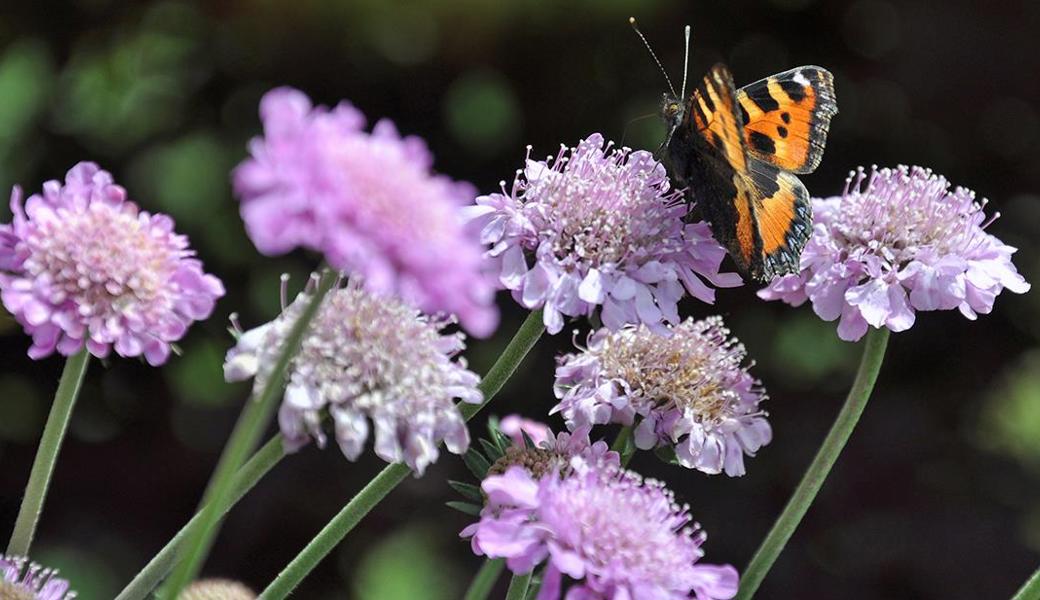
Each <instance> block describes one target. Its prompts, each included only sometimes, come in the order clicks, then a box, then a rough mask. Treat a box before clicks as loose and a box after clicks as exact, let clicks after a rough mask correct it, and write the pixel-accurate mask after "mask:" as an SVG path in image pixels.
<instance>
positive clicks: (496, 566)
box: [462, 558, 506, 600]
mask: <svg viewBox="0 0 1040 600" xmlns="http://www.w3.org/2000/svg"><path fill="white" fill-rule="evenodd" d="M505 566H506V561H505V559H502V558H496V559H490V558H489V559H487V560H485V561H484V564H483V565H481V567H480V570H479V571H477V574H476V575H475V576H474V577H473V583H471V584H469V589H468V590H466V596H465V597H464V598H463V599H462V600H486V599H487V597H488V596H490V595H491V589H492V588H493V587H495V582H497V581H498V576H499V575H501V574H502V568H503V567H505Z"/></svg>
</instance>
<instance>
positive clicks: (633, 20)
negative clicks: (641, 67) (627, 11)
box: [628, 17, 676, 96]
mask: <svg viewBox="0 0 1040 600" xmlns="http://www.w3.org/2000/svg"><path fill="white" fill-rule="evenodd" d="M628 24H629V25H631V26H632V30H633V31H635V32H636V35H638V36H639V39H641V40H643V45H644V46H646V50H647V52H649V53H650V56H651V57H652V58H653V59H654V62H655V63H657V68H658V69H661V73H662V74H663V75H664V80H665V81H667V82H668V89H669V90H671V92H672V95H673V96H675V95H676V94H675V86H674V85H672V79H671V77H668V71H665V70H664V65H662V64H661V61H660V59H658V58H657V55H656V54H654V49H653V48H651V47H650V42H648V41H646V36H645V35H643V32H642V31H639V26H638V25H636V18H635V17H629V18H628Z"/></svg>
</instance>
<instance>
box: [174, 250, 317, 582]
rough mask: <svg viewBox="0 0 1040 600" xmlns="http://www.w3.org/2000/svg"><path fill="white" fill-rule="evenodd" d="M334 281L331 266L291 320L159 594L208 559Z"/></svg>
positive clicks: (191, 577)
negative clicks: (242, 470) (235, 486)
mask: <svg viewBox="0 0 1040 600" xmlns="http://www.w3.org/2000/svg"><path fill="white" fill-rule="evenodd" d="M336 281H337V276H336V275H335V274H334V273H332V272H330V271H328V270H326V271H325V272H324V273H322V276H321V280H320V282H319V283H318V286H317V289H316V290H315V291H314V296H313V297H312V298H311V299H310V301H309V303H308V304H307V306H306V307H305V308H304V310H303V313H302V314H301V315H300V316H299V318H298V319H297V320H296V322H295V323H293V326H292V329H291V330H290V331H289V335H288V336H287V337H286V339H285V342H284V343H283V346H282V349H281V352H280V353H279V355H278V361H277V362H276V363H275V365H274V368H273V369H272V370H271V373H270V375H269V377H268V380H267V383H266V384H265V385H264V388H263V390H262V391H261V392H260V394H259V396H257V397H254V398H250V399H249V401H248V402H247V403H246V406H245V408H243V409H242V414H241V416H239V418H238V422H237V423H236V424H235V429H234V431H232V432H231V438H230V439H229V440H228V443H227V445H226V446H225V447H224V452H223V454H222V455H221V457H220V462H218V463H217V468H216V470H215V471H214V472H213V476H212V477H211V479H210V484H209V486H208V488H207V490H206V494H205V496H204V497H203V501H202V505H203V508H202V510H201V514H200V515H199V525H198V528H197V529H194V530H193V531H191V532H189V535H188V537H187V539H186V540H185V544H184V547H183V550H182V551H183V559H182V560H181V561H180V563H179V564H178V565H177V567H176V568H175V569H174V571H173V575H171V576H170V579H169V581H168V582H167V584H166V586H165V589H164V591H163V593H162V594H161V596H162V597H164V598H177V597H178V596H179V595H180V593H181V590H182V589H184V587H185V586H186V585H188V583H190V582H191V581H192V580H194V579H195V577H196V576H197V575H198V573H199V570H200V569H201V568H202V563H203V562H204V561H205V560H206V556H207V555H208V554H209V550H210V547H211V546H212V545H213V540H214V539H215V538H216V536H217V531H218V530H219V529H220V526H219V521H220V519H221V517H222V516H223V515H224V512H225V511H226V510H227V508H228V506H227V502H228V497H229V496H230V494H231V484H232V479H233V478H234V475H235V472H236V471H238V469H239V467H240V466H242V463H244V462H245V461H246V457H248V456H249V454H250V453H251V452H253V449H254V448H256V445H257V443H258V442H259V441H260V436H261V435H263V433H264V430H265V429H267V425H268V423H270V422H271V417H272V416H273V415H274V411H275V409H276V408H277V407H278V396H279V394H281V392H282V388H283V386H284V385H285V375H286V371H287V370H288V366H289V361H291V360H292V358H293V356H295V355H296V352H297V351H298V350H299V348H300V343H301V342H302V340H303V336H304V334H305V333H306V332H307V328H308V326H310V324H311V321H313V320H314V317H315V316H316V315H317V314H318V309H319V308H320V307H321V301H322V300H323V299H324V298H325V295H326V294H327V293H328V292H329V290H330V289H332V286H333V285H335V283H336Z"/></svg>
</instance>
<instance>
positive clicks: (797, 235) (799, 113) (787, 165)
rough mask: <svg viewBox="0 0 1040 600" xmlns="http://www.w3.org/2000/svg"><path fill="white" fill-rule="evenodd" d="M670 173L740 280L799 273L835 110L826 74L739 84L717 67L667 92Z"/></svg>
mask: <svg viewBox="0 0 1040 600" xmlns="http://www.w3.org/2000/svg"><path fill="white" fill-rule="evenodd" d="M661 113H662V116H663V118H664V119H665V122H666V124H667V125H668V138H667V140H666V141H665V145H664V147H665V150H666V156H667V158H668V162H669V163H670V166H671V173H672V176H673V178H675V179H676V181H677V182H678V183H679V184H681V185H683V186H686V187H687V189H688V192H687V193H688V194H689V195H690V197H689V198H688V199H689V200H696V201H697V204H698V206H700V207H701V210H702V212H703V213H704V217H705V219H706V220H707V221H708V222H709V223H710V224H711V228H712V233H713V234H714V235H715V238H716V239H717V240H718V241H719V243H721V244H722V245H723V246H724V247H725V248H726V249H727V251H728V252H729V254H730V256H731V257H732V258H733V260H734V262H735V263H736V266H737V270H738V271H739V272H740V273H741V275H743V276H744V278H745V279H747V278H751V279H754V280H757V281H762V282H767V281H770V280H771V279H773V278H774V277H777V276H780V275H784V274H787V273H796V272H798V268H799V258H800V255H801V251H802V248H803V247H804V246H805V242H806V241H807V240H808V239H809V235H810V233H811V232H812V206H811V204H810V202H809V194H808V192H807V191H806V189H805V186H804V185H802V183H801V181H799V179H798V177H797V176H796V175H795V174H794V173H809V172H812V171H813V170H814V169H815V168H816V166H817V165H818V164H819V162H820V159H821V158H822V156H823V148H824V144H825V142H826V137H827V130H828V127H829V125H830V119H831V117H833V115H834V114H836V113H837V103H836V101H835V97H834V86H833V78H832V77H831V74H830V73H829V72H827V71H826V70H824V69H822V68H820V67H811V66H806V67H798V68H796V69H791V70H790V71H786V72H784V73H780V74H778V75H774V76H772V77H767V78H765V79H763V80H761V81H758V82H755V83H752V84H751V85H748V86H746V87H743V88H740V89H739V90H738V89H737V88H736V87H735V86H734V85H733V80H732V76H731V75H730V72H729V69H727V68H726V67H725V65H721V64H719V65H715V67H713V68H712V69H711V71H709V72H708V74H707V75H706V76H705V77H704V79H703V80H702V82H701V84H700V85H699V86H698V87H697V89H695V90H694V92H693V93H692V94H691V95H690V97H689V98H687V99H685V100H682V99H679V98H675V97H672V96H667V95H666V96H665V98H664V101H663V103H662V107H661Z"/></svg>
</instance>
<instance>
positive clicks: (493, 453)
mask: <svg viewBox="0 0 1040 600" xmlns="http://www.w3.org/2000/svg"><path fill="white" fill-rule="evenodd" d="M477 441H479V442H480V446H481V447H482V448H484V454H485V455H487V457H488V460H490V461H491V462H495V461H496V460H498V459H500V458H502V455H503V454H504V453H503V452H501V451H500V450H499V449H498V446H496V445H494V444H492V443H491V442H489V441H487V440H485V439H484V438H480V439H479V440H477Z"/></svg>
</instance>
